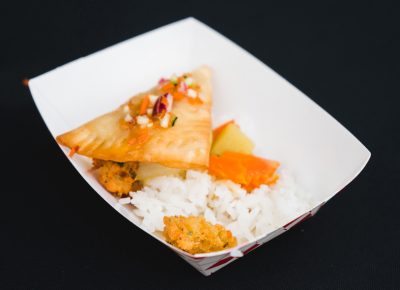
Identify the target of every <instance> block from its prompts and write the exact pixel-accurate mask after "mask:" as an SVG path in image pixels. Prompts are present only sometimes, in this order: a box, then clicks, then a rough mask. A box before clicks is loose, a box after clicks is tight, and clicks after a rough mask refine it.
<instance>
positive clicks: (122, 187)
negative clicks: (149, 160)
mask: <svg viewBox="0 0 400 290" xmlns="http://www.w3.org/2000/svg"><path fill="white" fill-rule="evenodd" d="M93 168H95V169H99V170H98V174H99V182H100V183H101V184H102V185H103V186H104V187H105V189H107V190H108V191H109V192H111V193H114V194H116V195H117V196H119V197H122V196H126V195H128V193H129V192H130V191H135V190H137V189H139V188H137V187H138V182H137V181H136V180H135V177H136V173H135V170H136V169H137V168H138V163H137V162H123V163H122V162H114V161H104V160H100V159H94V160H93Z"/></svg>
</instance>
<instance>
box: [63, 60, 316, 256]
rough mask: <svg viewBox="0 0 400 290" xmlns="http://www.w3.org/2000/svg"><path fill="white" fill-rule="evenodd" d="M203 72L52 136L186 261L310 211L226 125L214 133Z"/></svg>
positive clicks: (280, 174) (274, 166) (276, 168)
mask: <svg viewBox="0 0 400 290" xmlns="http://www.w3.org/2000/svg"><path fill="white" fill-rule="evenodd" d="M211 94H212V88H211V71H210V69H209V68H207V67H205V66H203V67H200V68H198V69H196V70H194V71H192V72H190V73H185V74H182V75H180V76H175V75H173V76H171V77H170V78H167V79H165V78H161V79H160V80H159V82H158V84H157V85H156V86H155V87H153V88H152V89H150V90H148V91H146V92H143V93H139V94H137V95H135V96H133V97H131V98H130V99H129V100H128V101H127V102H126V103H124V104H122V105H121V106H120V107H119V108H117V109H116V110H114V111H112V112H110V113H108V114H105V115H103V116H100V117H98V118H96V119H94V120H92V121H89V122H88V123H86V124H84V125H82V126H80V127H78V128H76V129H74V130H72V131H69V132H67V133H64V134H62V135H60V136H58V137H57V138H56V139H57V142H58V143H59V144H61V145H63V146H66V147H68V148H70V154H69V155H70V156H71V157H72V156H73V155H74V154H80V155H83V156H86V157H89V158H92V159H93V168H94V169H95V171H94V172H95V174H96V175H97V179H98V181H99V182H100V183H101V184H102V185H103V187H104V188H105V189H106V190H107V191H109V192H110V193H111V194H114V195H115V196H116V197H117V198H119V203H120V204H124V205H126V206H128V207H129V208H130V209H131V210H132V212H133V214H135V215H136V216H137V217H138V218H139V219H140V221H141V227H142V228H144V229H145V230H147V231H148V232H150V233H160V234H162V236H163V237H164V238H165V240H166V241H167V242H168V243H170V244H172V245H174V246H176V247H177V248H179V249H181V250H183V251H186V252H188V253H191V254H198V253H207V252H215V251H220V250H225V249H229V248H232V247H235V246H236V245H238V244H241V243H244V242H247V241H250V240H252V239H254V238H256V237H258V236H260V235H263V234H266V233H268V232H269V231H271V230H273V229H274V228H276V225H277V224H278V223H279V221H280V220H282V219H283V218H286V217H288V216H291V215H295V214H296V213H297V212H298V211H301V210H303V209H304V208H305V207H307V206H308V204H307V202H305V201H304V200H306V199H304V196H302V193H301V192H300V191H299V190H298V188H297V187H296V186H295V185H294V182H293V179H292V178H291V177H290V174H288V173H287V172H285V171H284V170H282V169H281V168H280V163H279V162H277V161H273V160H268V159H265V158H261V157H258V156H255V155H254V154H253V149H254V147H255V144H254V143H253V142H252V141H251V140H250V139H249V138H248V137H247V136H246V135H245V134H244V132H243V131H242V129H241V128H240V127H239V125H238V124H237V123H236V122H235V121H234V120H230V121H228V122H226V123H224V124H222V125H220V126H219V127H217V128H216V129H214V130H212V123H211V104H212V98H211Z"/></svg>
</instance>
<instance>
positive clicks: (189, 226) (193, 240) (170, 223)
mask: <svg viewBox="0 0 400 290" xmlns="http://www.w3.org/2000/svg"><path fill="white" fill-rule="evenodd" d="M164 224H165V228H164V236H165V239H166V241H167V242H168V243H170V244H172V245H174V246H176V247H178V248H179V249H182V250H184V251H185V252H188V253H190V254H198V253H209V252H215V251H221V250H225V249H229V248H232V247H234V246H236V245H237V241H236V238H235V237H234V236H233V235H232V233H231V232H230V231H229V230H226V229H225V228H224V227H223V226H222V225H219V224H216V225H212V224H210V223H209V222H207V221H206V220H205V219H204V217H202V216H198V217H196V216H189V217H183V216H172V217H167V216H166V217H164Z"/></svg>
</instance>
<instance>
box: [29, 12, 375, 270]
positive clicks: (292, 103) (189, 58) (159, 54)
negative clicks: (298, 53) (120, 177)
mask: <svg viewBox="0 0 400 290" xmlns="http://www.w3.org/2000/svg"><path fill="white" fill-rule="evenodd" d="M203 64H206V65H208V66H209V67H210V68H211V69H212V72H213V118H214V125H216V124H219V123H220V121H226V120H228V119H231V118H233V119H235V120H236V121H237V122H238V123H239V124H240V125H241V127H242V128H243V129H244V131H245V132H246V134H247V135H248V136H249V137H250V138H251V139H252V140H253V141H254V143H255V144H256V151H255V154H256V155H260V156H264V157H266V158H269V159H274V160H279V161H280V162H281V164H283V165H284V166H285V168H288V169H289V170H290V172H291V173H292V174H293V175H294V177H295V179H296V182H297V184H298V186H301V187H302V189H303V190H306V191H307V192H308V193H309V194H310V195H311V196H312V198H313V200H314V204H312V205H310V208H309V209H308V210H307V211H305V212H303V213H302V214H300V215H299V216H298V217H296V218H294V219H292V220H287V221H285V222H283V223H282V224H281V225H279V226H278V227H277V228H276V229H275V230H273V231H272V232H269V233H268V234H266V235H263V236H260V237H258V238H257V239H256V240H253V241H250V242H248V243H246V244H241V245H238V246H237V247H235V248H232V249H229V250H224V251H220V252H214V253H206V254H196V255H191V254H188V253H186V252H184V251H181V250H179V249H177V248H175V247H173V246H171V245H169V244H168V243H166V242H165V241H164V240H163V239H161V238H160V237H158V236H156V235H152V236H153V237H154V238H156V239H158V240H159V241H160V242H161V243H163V244H164V245H166V246H168V247H170V248H171V249H172V250H173V251H175V252H176V253H177V254H178V255H179V256H181V257H182V258H183V259H184V260H186V261H187V262H189V263H190V264H191V265H192V266H193V267H195V268H196V269H197V270H199V271H200V272H201V273H203V274H204V275H210V274H211V273H213V272H215V271H217V270H219V269H221V268H222V267H224V266H226V265H227V264H229V263H231V262H232V261H234V260H236V259H238V258H240V257H242V256H244V255H245V254H247V253H249V252H250V251H252V250H254V249H256V248H257V247H259V246H260V245H262V244H264V243H266V242H268V241H270V240H271V239H273V238H275V237H276V236H278V235H280V234H282V233H284V232H285V231H287V230H289V229H290V228H292V227H293V226H295V225H297V224H299V223H300V222H302V221H304V220H305V219H307V218H309V217H311V216H313V215H315V213H316V212H317V211H318V210H319V209H320V208H321V207H322V205H324V204H325V203H326V202H327V201H328V200H329V199H330V198H332V197H333V196H334V195H335V194H336V193H338V192H339V191H340V190H341V189H342V188H344V187H345V186H346V185H347V184H348V183H350V182H351V181H352V180H353V179H354V178H355V177H356V176H357V175H358V174H359V173H360V171H361V170H362V169H363V168H364V166H365V164H366V163H367V161H368V159H369V158H370V155H371V154H370V152H369V151H368V150H367V149H366V148H365V147H364V146H363V145H362V144H361V143H360V142H359V141H358V140H357V139H356V138H355V137H354V136H353V135H352V134H351V133H350V132H349V131H348V130H346V128H344V127H343V126H342V125H341V124H340V123H339V122H337V121H336V120H335V119H334V118H332V117H331V116H330V115H329V114H328V113H326V112H325V111H324V110H323V109H322V108H320V107H319V106H318V105H317V104H315V103H314V102H313V101H312V100H311V99H309V98H308V97H307V96H306V95H304V94H303V93H302V92H300V91H299V90H298V89H296V88H295V87H294V86H293V85H291V84H290V83H289V82H288V81H286V80H285V79H283V78H282V77H281V76H279V75H278V74H277V73H276V72H274V71H273V70H271V69H270V68H269V67H268V66H267V65H265V64H264V63H262V62H261V61H260V60H258V59H256V58H255V57H254V56H252V55H251V54H249V53H248V52H246V51H245V50H244V49H242V48H240V47H239V46H237V45H236V44H234V43H233V42H232V41H230V40H229V39H227V38H225V37H224V36H222V35H221V34H219V33H218V32H216V31H215V30H213V29H211V28H210V27H208V26H207V25H205V24H203V23H201V22H199V21H198V20H196V19H194V18H187V19H184V20H181V21H178V22H175V23H172V24H169V25H166V26H163V27H161V28H158V29H156V30H153V31H150V32H147V33H145V34H142V35H139V36H136V37H133V38H131V39H129V40H126V41H124V42H121V43H119V44H117V45H114V46H111V47H109V48H106V49H104V50H101V51H99V52H96V53H93V54H91V55H89V56H86V57H82V58H79V59H77V60H75V61H73V62H70V63H68V64H66V65H63V66H60V67H58V68H56V69H54V70H52V71H50V72H47V73H45V74H42V75H40V76H38V77H35V78H33V79H31V80H30V81H29V88H30V90H31V93H32V96H33V99H34V101H35V103H36V105H37V107H38V109H39V111H40V113H41V115H42V117H43V119H44V121H45V123H46V125H47V127H48V128H49V130H50V132H51V134H52V136H53V137H54V138H55V137H56V136H57V135H59V134H61V133H63V132H66V131H68V130H70V129H72V128H75V127H77V126H79V125H80V124H82V123H84V122H86V121H88V120H91V119H93V118H95V117H96V116H98V115H101V114H103V113H106V112H108V111H110V109H114V108H116V107H118V105H119V104H120V103H123V102H125V101H126V100H127V99H128V98H129V97H130V96H132V95H134V94H135V93H137V92H140V91H144V90H146V89H147V88H149V87H151V86H152V85H153V84H154V83H155V82H156V81H157V80H158V79H159V78H160V77H161V76H169V75H171V74H173V73H177V74H180V73H184V72H187V71H191V70H192V69H194V68H196V67H198V66H200V65H203ZM60 148H61V149H62V150H63V151H64V152H65V154H66V155H67V154H68V151H67V149H66V148H63V147H60ZM67 158H68V157H67ZM68 159H69V160H70V161H71V162H72V164H73V165H74V167H75V168H76V170H77V171H78V172H79V173H80V174H81V176H82V177H83V178H84V179H85V180H86V181H87V182H88V183H89V185H90V186H91V187H92V188H93V189H94V190H95V191H96V192H97V193H98V194H99V195H100V196H101V197H102V198H103V199H104V200H105V201H107V202H108V203H109V204H110V205H111V206H112V207H114V208H115V209H116V210H117V211H118V212H119V213H120V214H121V215H123V216H124V217H125V218H127V219H128V220H130V221H131V222H132V223H133V224H135V225H136V226H139V227H140V223H139V220H138V218H137V217H136V216H135V215H134V214H133V213H132V211H131V210H129V208H128V207H126V206H124V205H120V204H119V203H118V199H117V198H116V197H114V196H113V195H111V194H110V193H108V192H107V191H106V190H105V189H104V188H103V187H102V186H101V185H100V184H99V182H98V181H97V180H96V178H95V176H94V175H93V173H91V172H90V171H89V169H90V168H91V160H89V159H88V158H86V157H83V156H79V155H77V154H76V155H74V156H73V157H72V158H68Z"/></svg>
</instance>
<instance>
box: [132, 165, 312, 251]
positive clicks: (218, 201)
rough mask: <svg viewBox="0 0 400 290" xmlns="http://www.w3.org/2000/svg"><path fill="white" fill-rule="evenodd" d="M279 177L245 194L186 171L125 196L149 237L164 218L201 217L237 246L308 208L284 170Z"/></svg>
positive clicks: (160, 228)
mask: <svg viewBox="0 0 400 290" xmlns="http://www.w3.org/2000/svg"><path fill="white" fill-rule="evenodd" d="M279 174H280V179H279V181H278V182H277V184H276V185H274V186H271V187H270V186H267V185H262V186H260V187H259V188H257V189H254V190H253V191H252V192H251V193H247V192H246V191H245V190H244V189H243V188H241V187H240V185H238V184H235V183H233V182H232V181H229V180H215V179H214V178H213V177H211V176H210V175H208V174H207V173H204V172H199V171H194V170H189V171H188V172H187V174H186V178H185V179H184V178H180V177H173V176H162V177H157V178H153V179H151V180H149V181H148V182H147V183H146V185H145V186H144V188H143V189H142V190H139V191H136V192H131V193H130V196H131V201H130V202H131V204H132V205H134V209H133V212H134V213H135V214H136V215H137V216H138V217H139V218H140V219H141V226H142V228H144V229H145V230H147V231H149V232H151V233H154V232H156V231H163V229H164V223H163V218H164V216H177V215H182V216H190V215H193V216H199V215H201V216H204V218H205V219H206V220H207V221H209V222H210V223H212V224H217V223H219V224H222V225H223V226H225V227H226V228H227V229H229V230H231V231H232V233H233V235H234V236H235V237H236V238H237V240H238V243H239V244H240V243H244V242H248V241H251V240H254V239H255V238H256V237H259V236H261V235H265V234H267V233H269V232H271V231H273V230H274V229H276V228H278V227H280V226H282V224H283V223H286V222H289V221H290V220H291V219H293V218H295V217H297V216H298V215H300V214H302V213H304V212H305V211H307V210H309V208H310V205H311V199H310V197H309V196H308V195H307V194H306V193H305V192H303V191H301V190H299V188H298V187H297V186H296V184H295V182H294V180H293V178H292V177H291V176H290V174H288V173H287V172H286V171H285V170H280V172H279Z"/></svg>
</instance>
